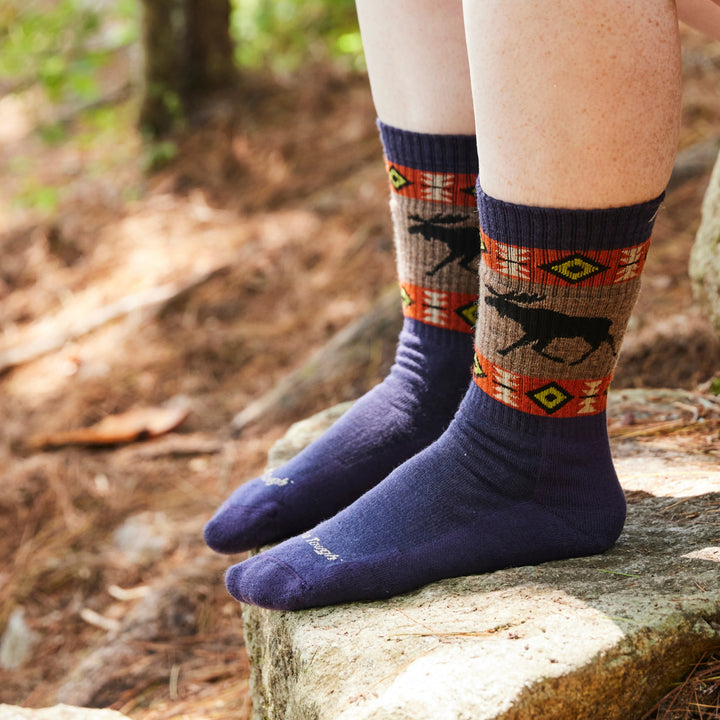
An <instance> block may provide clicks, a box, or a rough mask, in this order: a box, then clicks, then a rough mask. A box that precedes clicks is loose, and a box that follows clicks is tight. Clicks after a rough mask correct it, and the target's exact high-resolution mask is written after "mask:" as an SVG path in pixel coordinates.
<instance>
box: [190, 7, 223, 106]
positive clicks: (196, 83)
mask: <svg viewBox="0 0 720 720" xmlns="http://www.w3.org/2000/svg"><path fill="white" fill-rule="evenodd" d="M184 8H185V58H184V60H185V63H184V65H185V67H184V71H185V72H184V78H183V85H184V96H185V99H186V101H187V104H188V106H189V107H190V108H192V107H193V106H194V105H195V104H196V102H197V101H199V100H202V98H203V97H204V96H205V95H206V94H207V93H209V92H212V91H215V90H220V89H223V88H226V87H229V86H231V85H232V84H233V83H234V81H235V79H236V71H235V62H234V48H233V42H232V39H231V38H230V0H184Z"/></svg>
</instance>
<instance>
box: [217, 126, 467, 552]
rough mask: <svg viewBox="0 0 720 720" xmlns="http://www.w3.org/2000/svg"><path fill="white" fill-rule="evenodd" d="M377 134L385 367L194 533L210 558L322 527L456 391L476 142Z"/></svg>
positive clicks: (426, 436) (452, 404)
mask: <svg viewBox="0 0 720 720" xmlns="http://www.w3.org/2000/svg"><path fill="white" fill-rule="evenodd" d="M380 131H381V138H382V141H383V145H384V148H385V157H386V168H387V171H388V177H389V180H390V187H391V209H392V215H393V226H394V232H395V245H396V251H397V263H398V275H399V280H400V294H401V298H402V307H403V313H404V315H405V321H404V325H403V330H402V333H401V334H400V338H399V344H398V348H397V353H396V357H395V364H394V365H393V367H392V369H391V372H390V374H389V376H388V377H387V378H386V379H385V380H384V381H383V382H382V383H381V384H380V385H378V386H377V387H375V388H373V390H371V391H370V392H369V393H367V394H366V395H365V396H363V397H362V398H361V399H360V400H358V401H357V402H356V403H355V405H353V407H352V408H351V409H350V410H349V411H348V412H347V413H346V414H345V415H344V416H343V417H341V418H340V419H339V420H338V422H337V423H335V425H334V426H333V427H332V428H331V429H330V430H329V431H328V432H327V433H325V435H323V436H322V437H321V438H320V439H319V440H317V441H316V442H314V443H313V444H312V445H311V446H310V447H308V448H306V449H305V450H303V451H302V452H301V453H299V454H298V455H297V456H296V457H295V458H293V459H292V460H291V461H290V462H288V463H287V464H286V465H284V466H283V467H280V468H278V469H276V470H274V471H273V472H272V473H271V474H266V475H263V476H262V477H259V478H255V479H254V480H251V481H250V482H247V483H245V484H244V485H242V486H240V487H239V488H238V489H237V490H236V491H235V492H234V493H233V494H232V495H231V496H230V498H228V500H226V501H225V503H223V505H222V506H221V507H220V509H219V510H218V511H217V513H216V514H215V515H214V517H213V518H212V519H211V520H210V522H209V523H208V524H207V525H206V527H205V540H206V542H207V544H208V545H209V546H210V547H211V548H213V549H214V550H217V551H218V552H227V553H234V552H240V551H243V550H248V549H251V548H254V547H258V546H260V545H265V544H267V543H271V542H275V541H277V540H281V539H283V538H286V537H290V536H292V535H294V534H296V533H298V532H302V531H303V530H306V529H307V528H309V527H312V526H313V525H315V524H316V523H318V522H320V521H321V520H323V519H325V518H328V517H331V516H332V515H334V514H335V513H336V512H338V511H339V510H341V509H342V508H344V507H346V506H347V505H349V504H350V503H352V502H353V501H354V500H356V499H357V498H358V497H360V495H362V494H363V493H364V492H366V491H367V490H368V489H370V488H371V487H373V486H374V485H375V484H377V483H378V482H380V481H381V480H382V479H383V478H385V477H386V476H387V475H388V473H390V472H391V471H392V470H393V469H394V468H396V467H397V466H398V465H400V464H401V463H403V462H404V461H405V460H407V459H408V458H410V457H412V456H413V455H414V454H415V453H417V452H418V451H420V450H421V449H422V448H424V447H426V446H427V445H429V444H430V443H432V442H433V441H434V440H435V439H436V438H437V437H438V436H439V435H440V434H441V433H442V432H443V430H445V428H447V426H448V425H449V423H450V421H451V420H452V417H453V414H454V412H455V410H456V409H457V406H458V404H459V403H460V401H461V399H462V396H463V394H464V392H465V390H466V389H467V384H468V382H469V380H470V377H471V372H470V368H471V365H472V358H473V335H472V333H473V327H474V322H475V317H476V311H477V273H476V265H477V258H478V256H479V254H480V236H479V232H478V225H477V212H476V209H475V197H474V185H475V179H476V175H477V153H476V149H475V138H474V137H473V136H444V135H422V134H419V133H411V132H405V131H402V130H397V129H395V128H390V127H388V126H386V125H382V124H381V125H380Z"/></svg>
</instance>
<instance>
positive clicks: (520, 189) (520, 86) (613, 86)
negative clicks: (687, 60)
mask: <svg viewBox="0 0 720 720" xmlns="http://www.w3.org/2000/svg"><path fill="white" fill-rule="evenodd" d="M464 9H465V22H466V28H467V45H468V51H469V57H470V69H471V75H472V85H473V96H474V103H475V117H476V121H477V126H478V154H479V156H480V174H479V177H480V184H481V186H482V187H483V189H484V191H485V192H486V193H487V194H488V195H490V196H492V197H496V198H499V199H502V200H506V201H510V202H516V203H524V204H527V205H544V206H551V207H566V208H590V207H596V208H597V207H612V206H617V205H627V204H630V203H635V202H640V201H643V200H648V199H650V198H653V197H656V196H657V195H659V194H660V193H661V192H662V191H663V189H664V187H665V185H666V183H667V180H668V178H669V176H670V172H671V170H672V163H673V159H674V155H675V149H676V143H677V131H678V121H679V108H680V96H681V88H680V53H679V42H678V32H677V17H676V14H675V4H674V2H673V1H672V0H558V1H557V2H552V3H545V2H537V1H536V0H513V2H512V12H510V11H509V10H508V3H507V2H506V0H465V2H464Z"/></svg>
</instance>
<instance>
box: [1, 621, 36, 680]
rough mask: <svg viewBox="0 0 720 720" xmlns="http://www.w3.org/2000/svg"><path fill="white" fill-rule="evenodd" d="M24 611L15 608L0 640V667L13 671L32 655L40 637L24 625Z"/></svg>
mask: <svg viewBox="0 0 720 720" xmlns="http://www.w3.org/2000/svg"><path fill="white" fill-rule="evenodd" d="M24 614H25V613H24V610H23V609H22V608H15V609H14V610H13V611H12V613H11V615H10V618H9V619H8V623H7V626H6V628H5V632H4V633H3V636H2V640H0V667H2V668H4V669H5V670H14V669H15V668H19V667H21V666H22V665H23V664H24V663H25V661H26V660H28V659H29V657H30V655H31V654H32V651H33V647H34V646H35V645H36V643H37V642H38V640H39V639H40V636H39V635H38V634H37V633H36V632H33V631H32V630H31V629H30V628H29V627H28V626H27V624H26V623H25V618H24Z"/></svg>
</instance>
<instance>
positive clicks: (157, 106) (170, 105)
mask: <svg viewBox="0 0 720 720" xmlns="http://www.w3.org/2000/svg"><path fill="white" fill-rule="evenodd" d="M178 3H179V0H142V4H143V19H142V44H143V52H144V61H145V62H144V78H143V80H144V87H143V100H142V105H141V108H140V127H141V128H142V130H143V131H144V132H146V133H148V134H150V135H152V136H155V137H158V136H162V135H166V134H167V133H168V132H170V130H172V128H173V125H174V124H175V123H176V121H177V120H178V119H179V118H180V117H181V116H182V108H181V105H180V83H179V79H180V73H179V57H178V52H177V48H178V42H177V40H178V24H179V19H180V18H179V16H178V10H179V7H178Z"/></svg>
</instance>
